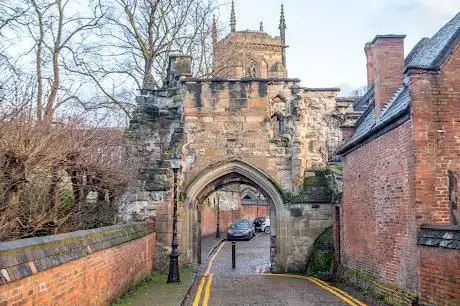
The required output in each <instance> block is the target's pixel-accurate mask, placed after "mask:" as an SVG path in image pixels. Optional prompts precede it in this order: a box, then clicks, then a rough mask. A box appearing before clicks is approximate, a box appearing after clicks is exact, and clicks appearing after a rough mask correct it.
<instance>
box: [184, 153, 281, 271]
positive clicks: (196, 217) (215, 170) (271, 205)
mask: <svg viewBox="0 0 460 306" xmlns="http://www.w3.org/2000/svg"><path fill="white" fill-rule="evenodd" d="M235 186H237V187H238V188H239V189H238V192H235V191H237V190H235V189H233V191H234V198H233V199H235V200H238V201H239V203H238V204H239V205H241V202H242V200H243V199H245V198H246V199H245V200H244V201H246V202H247V201H250V202H251V203H250V204H253V205H254V204H255V205H254V206H249V205H248V207H247V208H246V212H245V213H243V215H242V211H243V209H244V208H243V209H242V208H241V207H238V210H239V212H238V213H236V212H235V211H234V210H232V209H227V211H229V212H227V213H226V214H227V215H230V217H226V218H227V219H226V220H225V221H224V220H223V219H224V218H222V216H221V217H220V220H219V221H220V222H219V223H221V224H222V225H221V226H220V229H221V230H222V231H226V230H227V226H228V225H229V224H231V222H234V221H235V220H238V219H250V220H251V219H252V220H251V221H253V219H254V218H255V217H257V216H256V215H257V214H261V213H263V214H264V215H265V216H264V217H268V218H269V219H270V230H269V232H268V233H266V234H265V232H264V234H265V235H266V241H267V247H268V250H267V254H268V256H267V258H268V261H269V262H268V263H267V264H268V268H270V269H271V270H274V269H276V270H279V269H277V267H278V266H279V265H278V263H279V261H280V257H283V254H285V250H284V245H283V243H280V241H277V236H278V233H279V231H280V228H279V225H280V222H281V219H280V216H281V214H282V213H281V210H282V209H283V201H282V197H281V191H280V190H279V189H278V187H277V186H276V184H275V183H274V182H273V180H271V179H270V178H269V177H268V176H267V175H266V174H264V173H263V172H262V171H261V170H259V169H257V168H255V167H253V166H250V165H248V164H247V163H244V162H241V161H237V160H236V161H230V162H226V163H222V164H220V165H214V166H212V167H209V168H207V169H205V170H203V171H202V172H201V173H200V174H199V175H197V176H196V178H195V179H194V180H193V181H192V182H191V183H190V184H188V185H187V188H186V190H185V192H186V203H187V209H186V215H187V216H186V223H187V224H186V226H187V230H186V231H185V234H186V239H185V240H186V250H187V260H188V262H195V263H201V259H202V257H203V256H206V255H207V254H202V236H204V235H203V234H208V235H209V234H213V233H215V231H214V230H212V229H216V227H214V226H213V224H209V220H204V219H203V218H209V215H210V214H211V215H212V213H209V212H210V211H211V210H214V212H216V209H217V207H216V206H215V205H216V202H215V201H216V198H217V196H218V195H219V193H220V194H222V193H223V192H229V191H230V192H231V191H232V188H235ZM243 192H245V194H244V196H243ZM235 194H236V196H235ZM246 196H247V197H246ZM257 196H258V198H257ZM247 198H249V199H247ZM219 199H220V198H219ZM207 205H208V206H207ZM262 205H264V206H265V208H261V207H262ZM263 209H265V210H263ZM232 214H233V215H232ZM205 215H206V216H205ZM211 219H214V220H215V221H217V220H216V219H215V218H212V217H211ZM204 222H206V224H205V225H204V224H203V223H204ZM216 226H217V225H216ZM204 231H206V232H204ZM260 234H261V233H260Z"/></svg>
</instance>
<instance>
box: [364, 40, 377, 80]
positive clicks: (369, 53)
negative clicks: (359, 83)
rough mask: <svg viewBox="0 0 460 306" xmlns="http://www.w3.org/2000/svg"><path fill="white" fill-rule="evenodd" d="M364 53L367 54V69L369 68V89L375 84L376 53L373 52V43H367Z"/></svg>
mask: <svg viewBox="0 0 460 306" xmlns="http://www.w3.org/2000/svg"><path fill="white" fill-rule="evenodd" d="M364 53H366V68H367V87H370V86H371V85H372V84H374V73H375V72H374V51H373V50H372V43H370V42H367V43H366V45H365V46H364Z"/></svg>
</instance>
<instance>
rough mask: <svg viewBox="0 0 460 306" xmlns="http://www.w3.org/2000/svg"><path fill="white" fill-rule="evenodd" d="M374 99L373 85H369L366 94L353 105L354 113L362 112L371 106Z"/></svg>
mask: <svg viewBox="0 0 460 306" xmlns="http://www.w3.org/2000/svg"><path fill="white" fill-rule="evenodd" d="M373 98H374V85H371V86H370V87H369V88H368V89H367V91H366V93H365V94H364V95H363V96H362V97H361V98H359V99H357V100H356V101H355V102H354V103H353V109H354V110H356V111H364V110H366V108H367V107H368V106H369V105H370V104H371V102H372V100H373Z"/></svg>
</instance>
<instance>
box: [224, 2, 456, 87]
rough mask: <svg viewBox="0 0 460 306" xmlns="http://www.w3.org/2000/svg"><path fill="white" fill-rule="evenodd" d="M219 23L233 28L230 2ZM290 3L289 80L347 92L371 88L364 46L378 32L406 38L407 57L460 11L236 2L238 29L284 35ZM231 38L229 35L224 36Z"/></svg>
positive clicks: (445, 5)
mask: <svg viewBox="0 0 460 306" xmlns="http://www.w3.org/2000/svg"><path fill="white" fill-rule="evenodd" d="M221 3H222V6H221V7H220V9H219V16H218V18H219V21H220V23H224V24H225V25H226V26H227V28H226V30H228V22H229V16H230V0H221ZM281 3H284V9H285V17H286V24H287V34H286V40H287V44H288V45H289V48H288V50H287V65H288V74H289V77H298V78H300V79H301V80H302V84H303V85H305V86H309V87H335V86H339V87H341V88H343V89H344V93H345V94H347V93H349V91H350V90H351V89H353V88H357V87H360V86H363V85H365V84H366V71H365V65H366V62H365V57H364V51H363V48H364V43H365V42H366V41H370V40H372V39H373V38H374V36H375V35H377V34H406V35H407V37H406V39H405V53H406V54H407V53H408V52H409V51H410V50H411V49H412V47H413V46H414V45H415V44H416V43H417V42H418V41H419V40H420V39H421V38H422V37H431V36H432V35H433V34H434V33H436V32H437V30H438V29H439V28H440V27H442V26H443V25H444V24H445V23H446V22H448V21H449V20H450V19H451V18H453V17H454V16H455V14H457V13H458V12H459V11H460V0H235V6H236V18H237V30H246V29H250V30H257V29H259V23H260V21H263V23H264V30H265V31H266V32H268V33H269V34H271V35H279V30H278V25H279V15H280V7H281ZM223 34H226V33H223Z"/></svg>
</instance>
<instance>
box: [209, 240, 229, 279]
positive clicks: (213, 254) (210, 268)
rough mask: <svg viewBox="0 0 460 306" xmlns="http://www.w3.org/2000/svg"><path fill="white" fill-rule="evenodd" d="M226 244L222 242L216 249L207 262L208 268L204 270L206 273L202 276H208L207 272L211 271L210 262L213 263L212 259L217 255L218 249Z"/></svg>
mask: <svg viewBox="0 0 460 306" xmlns="http://www.w3.org/2000/svg"><path fill="white" fill-rule="evenodd" d="M225 243H226V242H223V243H222V244H221V245H220V247H219V248H218V249H217V251H216V252H215V253H214V254H213V255H212V256H211V259H210V260H209V263H208V267H207V268H206V272H204V276H208V274H209V270H210V269H211V266H212V262H213V261H214V258H216V256H217V254H218V253H219V251H220V249H222V247H223V246H224V244H225Z"/></svg>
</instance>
